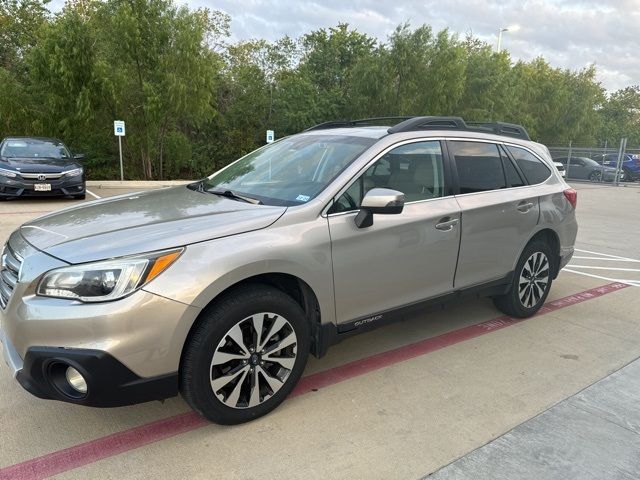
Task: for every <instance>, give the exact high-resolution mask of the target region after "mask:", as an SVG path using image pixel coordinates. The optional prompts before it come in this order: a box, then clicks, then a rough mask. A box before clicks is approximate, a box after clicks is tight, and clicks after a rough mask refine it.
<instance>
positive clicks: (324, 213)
mask: <svg viewBox="0 0 640 480" xmlns="http://www.w3.org/2000/svg"><path fill="white" fill-rule="evenodd" d="M425 141H434V142H436V141H437V142H441V141H462V142H479V143H491V144H494V145H502V146H503V147H507V146H510V147H516V148H522V149H524V150H526V151H527V152H529V153H531V154H532V155H533V156H534V157H536V158H537V159H538V160H540V161H541V162H542V163H544V164H545V165H546V166H547V167H548V168H549V165H548V162H546V161H545V160H544V159H543V158H542V157H540V155H538V154H537V153H536V152H534V151H533V150H531V149H530V148H528V147H526V146H524V145H521V144H519V143H513V142H509V141H498V140H489V139H484V138H470V137H447V136H437V137H419V138H410V139H406V140H401V141H399V142H396V143H394V144H392V145H389V146H388V147H387V148H385V149H384V150H382V151H381V152H380V153H378V154H377V155H376V156H375V157H374V158H373V159H372V160H370V161H369V162H368V163H367V164H365V166H364V167H362V168H361V169H360V170H358V172H357V173H356V174H355V175H354V176H353V177H351V178H350V179H349V181H348V182H347V183H346V184H345V186H343V188H341V189H340V190H338V193H337V194H336V195H334V196H333V197H332V200H333V199H334V198H338V197H340V195H342V194H343V193H344V192H345V191H346V190H347V189H348V188H349V187H351V185H352V184H353V182H355V181H356V180H357V179H358V177H359V176H360V175H362V172H363V171H365V170H366V169H367V168H369V167H370V166H371V165H373V164H374V163H375V162H377V161H378V160H379V159H380V157H382V156H383V155H385V154H386V153H388V152H389V151H390V150H392V149H394V148H396V147H400V146H402V145H405V144H407V143H417V142H425ZM443 155H444V152H443ZM549 170H551V171H550V174H549V177H548V178H547V179H546V180H545V181H544V182H541V183H536V184H532V185H529V184H527V185H523V186H521V187H508V188H502V189H499V190H486V191H484V192H471V193H461V194H458V195H444V196H442V197H437V198H428V199H424V200H416V201H413V202H407V203H406V204H405V205H410V204H414V203H421V202H430V201H433V200H439V199H441V198H447V197H455V198H458V197H464V196H467V195H481V194H483V193H491V192H504V191H509V190H516V189H521V188H529V187H536V186H540V185H545V184H546V183H547V182H549V180H550V179H551V178H553V169H551V168H549ZM534 196H535V195H534ZM331 205H332V202H331V201H330V202H329V203H328V204H327V205H325V206H324V208H322V211H321V214H320V215H321V216H322V217H325V218H328V217H330V216H334V215H343V214H345V213H352V212H359V211H360V209H358V210H349V211H348V212H338V213H327V211H328V210H329V208H331Z"/></svg>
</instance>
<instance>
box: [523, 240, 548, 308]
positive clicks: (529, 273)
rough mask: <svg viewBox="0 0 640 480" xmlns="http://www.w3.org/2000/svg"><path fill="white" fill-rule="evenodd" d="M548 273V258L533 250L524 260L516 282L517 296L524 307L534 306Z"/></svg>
mask: <svg viewBox="0 0 640 480" xmlns="http://www.w3.org/2000/svg"><path fill="white" fill-rule="evenodd" d="M549 273H550V271H549V259H548V258H547V256H546V255H545V254H544V253H542V252H535V253H534V254H532V255H531V256H530V257H529V258H528V259H527V261H526V262H524V265H523V267H522V271H521V272H520V280H519V282H518V297H519V298H520V303H522V305H523V306H524V307H526V308H532V307H534V306H535V305H537V303H538V302H539V301H540V299H541V298H542V297H543V295H544V293H545V291H546V290H547V287H548V285H549Z"/></svg>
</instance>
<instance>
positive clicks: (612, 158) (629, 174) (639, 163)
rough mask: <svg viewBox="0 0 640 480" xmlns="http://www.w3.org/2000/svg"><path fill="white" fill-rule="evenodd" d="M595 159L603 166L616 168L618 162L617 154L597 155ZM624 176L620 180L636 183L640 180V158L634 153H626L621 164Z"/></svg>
mask: <svg viewBox="0 0 640 480" xmlns="http://www.w3.org/2000/svg"><path fill="white" fill-rule="evenodd" d="M593 159H594V160H595V161H596V162H598V163H600V164H601V165H607V166H608V167H615V166H616V163H617V162H618V154H617V153H607V154H606V155H597V156H594V157H593ZM620 168H621V169H622V175H621V177H620V180H624V181H626V182H635V181H636V180H639V179H640V156H639V155H636V154H633V153H625V154H624V155H623V157H622V163H621V164H620Z"/></svg>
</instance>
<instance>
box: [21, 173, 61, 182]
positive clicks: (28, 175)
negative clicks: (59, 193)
mask: <svg viewBox="0 0 640 480" xmlns="http://www.w3.org/2000/svg"><path fill="white" fill-rule="evenodd" d="M20 176H21V177H22V178H28V179H31V180H40V181H43V180H57V179H58V178H60V177H61V176H62V173H24V172H20ZM41 176H42V178H41Z"/></svg>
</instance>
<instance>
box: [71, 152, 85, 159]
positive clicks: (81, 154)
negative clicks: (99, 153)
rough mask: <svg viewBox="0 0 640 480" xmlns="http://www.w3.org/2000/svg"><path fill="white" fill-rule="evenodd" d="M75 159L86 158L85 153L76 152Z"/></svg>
mask: <svg viewBox="0 0 640 480" xmlns="http://www.w3.org/2000/svg"><path fill="white" fill-rule="evenodd" d="M73 159H74V160H84V153H76V154H75V155H74V156H73Z"/></svg>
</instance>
